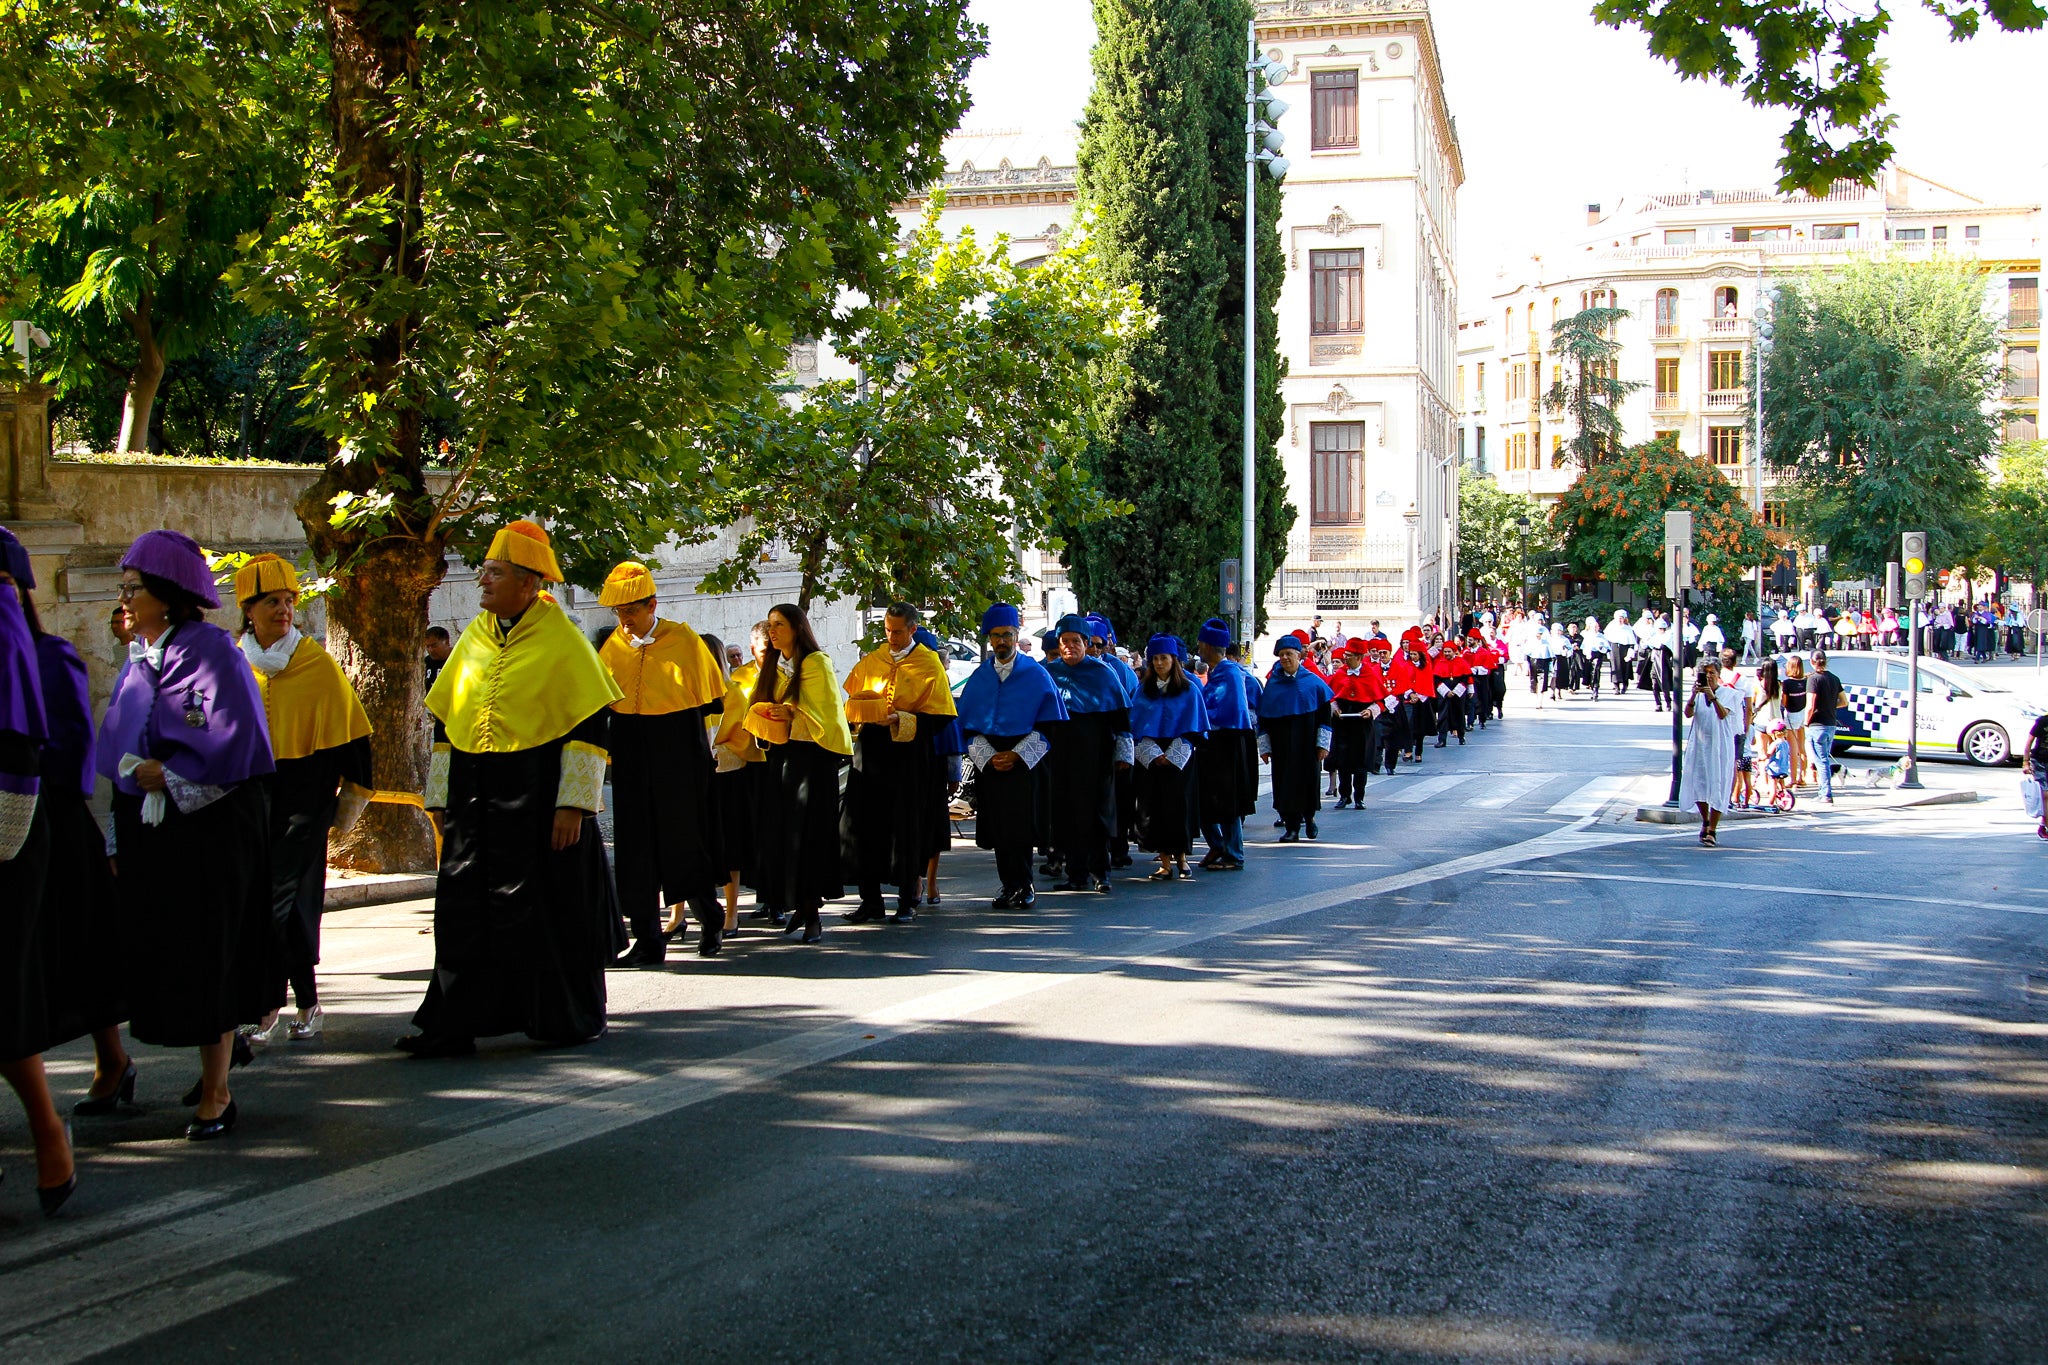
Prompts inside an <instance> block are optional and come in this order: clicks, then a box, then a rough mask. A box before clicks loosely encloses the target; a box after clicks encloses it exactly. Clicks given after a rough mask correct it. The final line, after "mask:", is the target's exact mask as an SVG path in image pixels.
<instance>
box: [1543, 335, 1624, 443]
mask: <svg viewBox="0 0 2048 1365" xmlns="http://www.w3.org/2000/svg"><path fill="white" fill-rule="evenodd" d="M1627 316H1628V309H1626V308H1587V309H1583V310H1581V311H1579V312H1577V313H1574V314H1572V315H1571V316H1570V317H1568V318H1560V319H1559V320H1558V321H1557V322H1555V323H1553V324H1552V325H1551V328H1550V347H1551V350H1552V351H1553V352H1554V353H1555V354H1556V355H1557V356H1558V358H1559V359H1561V360H1562V361H1563V362H1564V364H1565V366H1566V367H1567V369H1568V370H1569V373H1570V375H1571V377H1570V378H1569V379H1563V378H1560V379H1559V380H1558V381H1557V382H1556V383H1555V384H1552V385H1551V386H1550V391H1549V392H1548V393H1546V394H1545V395H1544V396H1543V401H1544V403H1545V405H1546V406H1548V407H1549V408H1550V410H1551V411H1553V412H1562V413H1564V414H1565V415H1566V416H1567V417H1569V418H1570V419H1571V422H1572V425H1573V427H1575V428H1576V429H1577V434H1576V435H1574V436H1573V437H1572V438H1571V440H1569V441H1567V442H1565V444H1564V449H1565V451H1566V452H1567V453H1568V454H1569V455H1570V457H1571V458H1572V459H1573V460H1575V461H1577V462H1578V464H1579V466H1580V467H1581V468H1584V469H1591V468H1592V467H1593V466H1594V465H1596V464H1598V463H1600V461H1602V460H1604V459H1606V458H1607V457H1609V456H1610V455H1612V454H1613V453H1614V452H1615V451H1617V450H1619V449H1620V448H1621V441H1622V434H1623V432H1622V423H1621V414H1620V413H1619V412H1617V411H1616V409H1617V408H1618V407H1620V406H1621V401H1622V399H1624V398H1626V397H1628V396H1629V395H1630V394H1631V393H1633V392H1635V391H1636V390H1637V389H1640V388H1641V387H1643V386H1642V384H1641V383H1640V382H1638V381H1636V380H1632V379H1631V380H1625V379H1622V378H1620V377H1619V370H1618V366H1619V363H1620V362H1619V360H1618V359H1617V357H1619V356H1620V355H1621V343H1620V342H1619V341H1616V340H1615V339H1614V325H1615V324H1616V323H1618V322H1620V321H1621V320H1622V319H1623V318H1625V317H1627Z"/></svg>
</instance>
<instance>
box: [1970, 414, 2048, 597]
mask: <svg viewBox="0 0 2048 1365" xmlns="http://www.w3.org/2000/svg"><path fill="white" fill-rule="evenodd" d="M1984 521H1985V529H1986V530H1988V531H1989V532H1990V543H1989V544H1988V545H1987V546H1986V548H1985V552H1984V558H1985V559H1986V560H1988V561H1989V562H1991V563H1993V564H1996V565H1998V566H1999V567H2001V568H2003V569H2004V570H2005V571H2006V572H2007V573H2008V574H2010V575H2012V576H2013V577H2015V578H2024V579H2026V580H2027V581H2028V582H2029V583H2032V584H2033V585H2034V590H2035V596H2036V598H2037V599H2038V598H2039V595H2040V592H2041V589H2042V588H2043V587H2048V441H2025V442H2016V443H2015V444H2012V445H2009V446H2007V447H2006V448H2005V452H2004V454H2002V455H2000V456H1999V458H1998V478H1997V481H1996V482H1994V483H1993V484H1992V485H1991V490H1990V492H1989V494H1988V495H1987V496H1986V497H1985V515H1984Z"/></svg>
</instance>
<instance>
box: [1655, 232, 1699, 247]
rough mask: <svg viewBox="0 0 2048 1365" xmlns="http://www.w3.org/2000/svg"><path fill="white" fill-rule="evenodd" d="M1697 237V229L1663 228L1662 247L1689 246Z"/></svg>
mask: <svg viewBox="0 0 2048 1365" xmlns="http://www.w3.org/2000/svg"><path fill="white" fill-rule="evenodd" d="M1699 236H1700V234H1699V230H1698V229H1697V228H1665V229H1664V245H1666V246H1691V245H1692V244H1693V243H1694V242H1697V241H1698V240H1699Z"/></svg>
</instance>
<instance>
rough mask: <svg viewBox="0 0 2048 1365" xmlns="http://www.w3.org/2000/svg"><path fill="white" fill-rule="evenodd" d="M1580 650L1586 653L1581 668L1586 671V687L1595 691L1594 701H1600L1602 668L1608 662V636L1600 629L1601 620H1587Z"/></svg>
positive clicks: (1589, 617)
mask: <svg viewBox="0 0 2048 1365" xmlns="http://www.w3.org/2000/svg"><path fill="white" fill-rule="evenodd" d="M1579 648H1580V649H1582V650H1584V651H1585V659H1584V662H1583V663H1582V664H1581V667H1582V668H1584V669H1585V673H1586V686H1587V687H1589V688H1591V689H1592V690H1593V700H1594V701H1598V700H1600V666H1601V665H1602V664H1604V663H1606V662H1607V635H1606V632H1604V631H1602V630H1601V629H1600V618H1599V617H1597V616H1588V617H1587V618H1586V633H1585V634H1583V635H1581V636H1580V637H1579Z"/></svg>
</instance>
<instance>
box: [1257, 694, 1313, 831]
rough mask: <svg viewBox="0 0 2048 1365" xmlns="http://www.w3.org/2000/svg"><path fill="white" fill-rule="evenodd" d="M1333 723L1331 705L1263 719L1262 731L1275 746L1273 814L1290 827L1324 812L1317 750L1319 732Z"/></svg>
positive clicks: (1261, 720)
mask: <svg viewBox="0 0 2048 1365" xmlns="http://www.w3.org/2000/svg"><path fill="white" fill-rule="evenodd" d="M1329 723H1330V704H1329V703H1328V702H1325V703H1323V704H1322V705H1321V706H1319V707H1317V708H1316V709H1315V710H1313V711H1304V712H1302V713H1301V714H1300V715H1298V716H1268V717H1261V718H1260V720H1259V729H1260V731H1261V732H1263V733H1264V734H1265V736H1266V738H1267V740H1268V742H1269V743H1270V744H1271V746H1272V753H1273V813H1274V814H1276V815H1278V816H1279V817H1280V818H1281V819H1282V820H1285V821H1286V822H1287V823H1288V825H1289V826H1294V825H1298V824H1300V823H1301V822H1302V821H1303V820H1305V819H1308V820H1312V819H1314V818H1315V814H1316V812H1317V811H1318V810H1320V809H1322V796H1323V780H1322V764H1321V763H1320V762H1319V761H1318V760H1317V758H1316V747H1317V741H1318V737H1319V731H1320V730H1321V729H1322V728H1323V727H1325V726H1327V725H1329Z"/></svg>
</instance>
